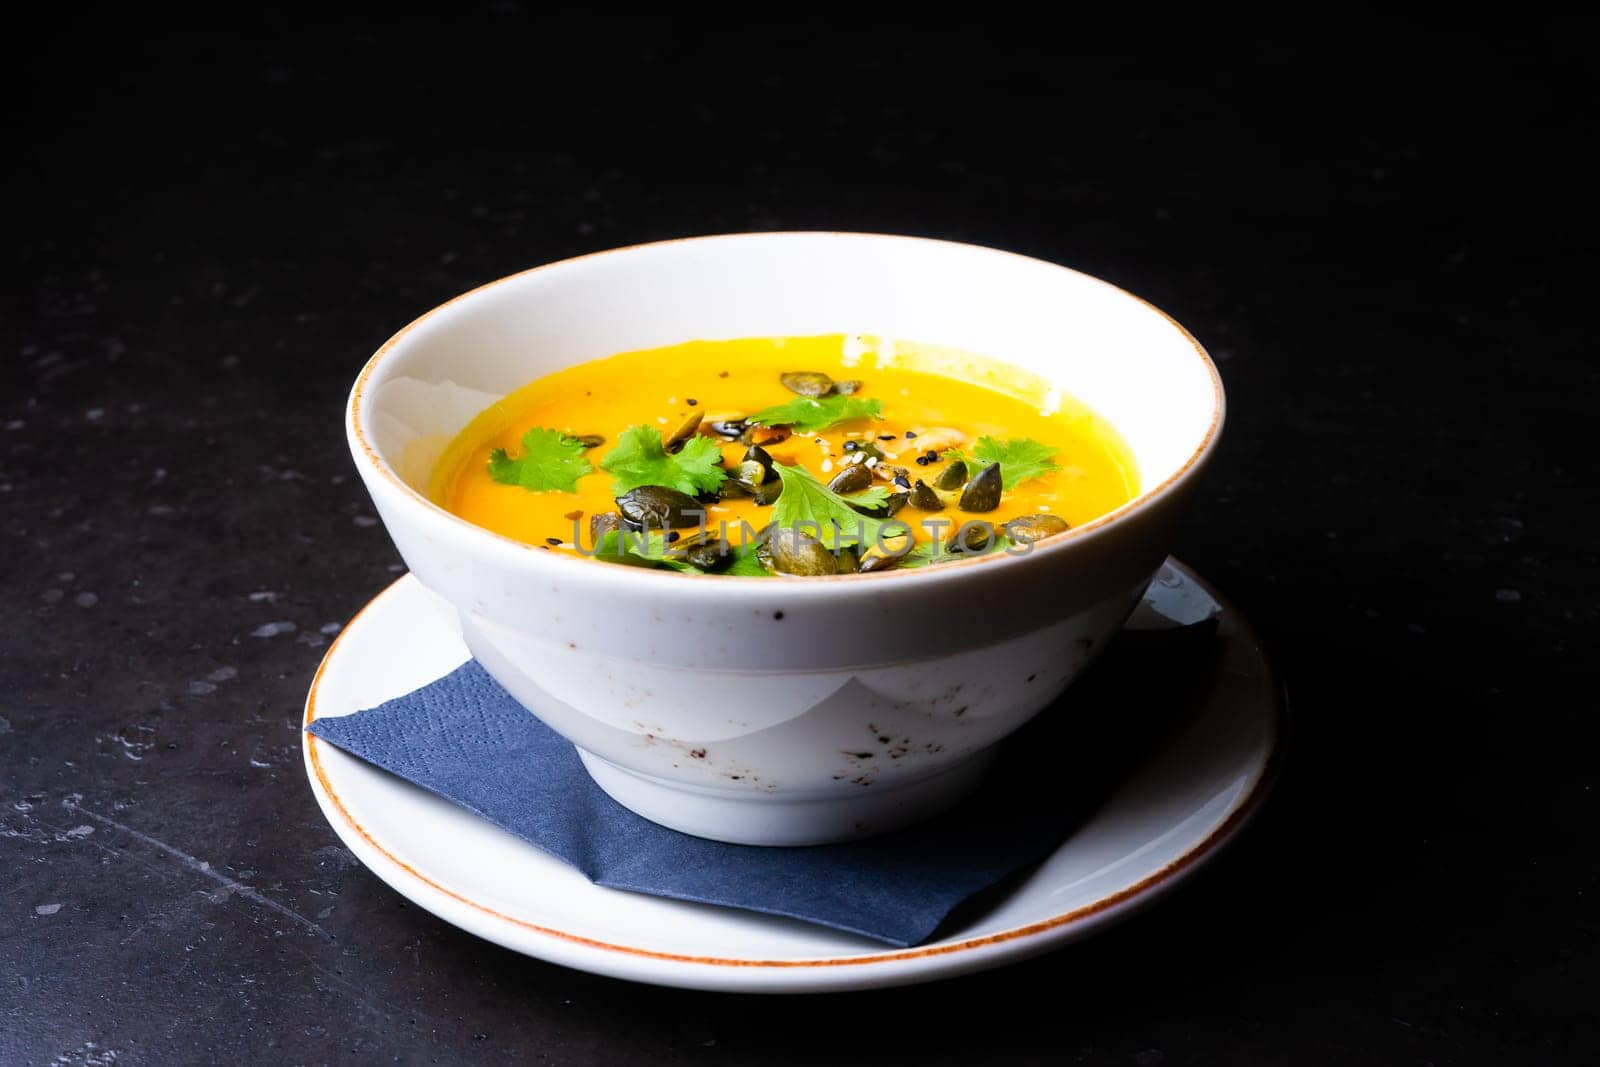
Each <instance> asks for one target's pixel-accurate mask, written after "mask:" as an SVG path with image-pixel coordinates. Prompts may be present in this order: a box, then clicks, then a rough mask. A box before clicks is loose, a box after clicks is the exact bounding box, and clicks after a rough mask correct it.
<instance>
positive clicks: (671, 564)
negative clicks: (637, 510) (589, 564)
mask: <svg viewBox="0 0 1600 1067" xmlns="http://www.w3.org/2000/svg"><path fill="white" fill-rule="evenodd" d="M594 558H595V559H598V560H603V561H604V562H606V563H621V564H624V565H626V566H629V567H657V568H659V567H668V568H670V569H672V570H675V571H681V572H682V573H684V574H699V573H700V568H699V567H696V566H695V565H694V564H692V563H689V562H687V561H685V560H681V559H673V558H671V557H670V556H668V555H667V538H666V535H665V534H663V533H662V532H661V531H660V530H646V531H643V532H639V533H634V532H632V531H630V532H629V533H628V534H627V535H626V536H624V535H623V533H622V531H620V530H607V531H606V532H605V533H604V534H602V535H601V537H600V540H599V542H598V543H597V544H596V545H595V547H594Z"/></svg>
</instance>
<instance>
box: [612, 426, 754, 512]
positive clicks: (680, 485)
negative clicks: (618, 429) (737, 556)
mask: <svg viewBox="0 0 1600 1067" xmlns="http://www.w3.org/2000/svg"><path fill="white" fill-rule="evenodd" d="M721 463H722V449H720V448H718V447H717V445H716V442H714V441H712V440H711V439H710V438H706V437H691V438H689V440H687V441H685V442H684V444H683V447H682V448H681V449H679V450H678V451H677V452H670V453H669V452H668V451H667V450H666V448H665V447H664V446H663V444H662V441H661V431H660V430H658V429H656V428H655V427H654V426H630V427H629V428H628V429H626V430H624V431H622V436H621V437H619V438H617V446H616V447H615V448H613V449H612V450H611V451H609V452H607V453H606V454H605V458H603V459H602V460H601V461H600V466H602V467H604V468H605V469H606V470H608V471H610V472H611V474H612V481H611V490H612V492H614V493H616V494H617V495H618V496H621V495H622V494H623V493H626V492H628V491H629V490H632V489H637V488H639V487H640V486H642V485H664V486H666V487H668V488H669V489H676V490H677V491H678V492H680V493H688V494H689V495H690V496H694V495H696V494H698V493H705V492H710V491H712V490H714V489H716V487H717V486H719V485H721V484H722V482H723V480H724V479H726V478H727V477H728V475H727V472H725V471H724V470H723V469H722V467H721Z"/></svg>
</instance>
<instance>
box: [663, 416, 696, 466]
mask: <svg viewBox="0 0 1600 1067" xmlns="http://www.w3.org/2000/svg"><path fill="white" fill-rule="evenodd" d="M704 417H705V416H703V415H701V414H700V412H698V411H697V412H695V413H694V414H693V415H690V416H689V417H688V418H687V419H684V420H683V425H682V426H679V427H678V428H677V429H676V430H674V431H672V436H671V437H669V438H667V439H666V440H665V441H663V442H661V447H662V448H664V449H666V451H667V453H668V454H669V455H670V454H672V453H674V452H677V451H678V450H679V449H681V448H682V447H683V446H684V444H685V443H686V442H687V441H688V440H689V438H691V437H693V436H694V435H695V434H697V433H699V432H700V420H701V419H703V418H704Z"/></svg>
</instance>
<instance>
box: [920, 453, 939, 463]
mask: <svg viewBox="0 0 1600 1067" xmlns="http://www.w3.org/2000/svg"><path fill="white" fill-rule="evenodd" d="M922 455H923V458H924V459H926V460H927V461H928V462H929V463H933V462H934V461H936V460H937V459H938V458H939V453H937V452H932V451H929V452H924V453H923V454H922Z"/></svg>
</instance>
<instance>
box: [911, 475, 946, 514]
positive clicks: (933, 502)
mask: <svg viewBox="0 0 1600 1067" xmlns="http://www.w3.org/2000/svg"><path fill="white" fill-rule="evenodd" d="M907 499H908V500H909V501H910V503H911V506H912V507H914V508H921V509H922V510H923V511H943V510H944V501H943V500H940V499H939V494H938V493H935V492H934V491H933V489H932V488H931V487H930V486H929V485H928V483H927V482H925V481H923V480H922V479H921V478H918V479H917V484H916V485H913V486H912V487H911V492H910V493H909V494H907Z"/></svg>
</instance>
